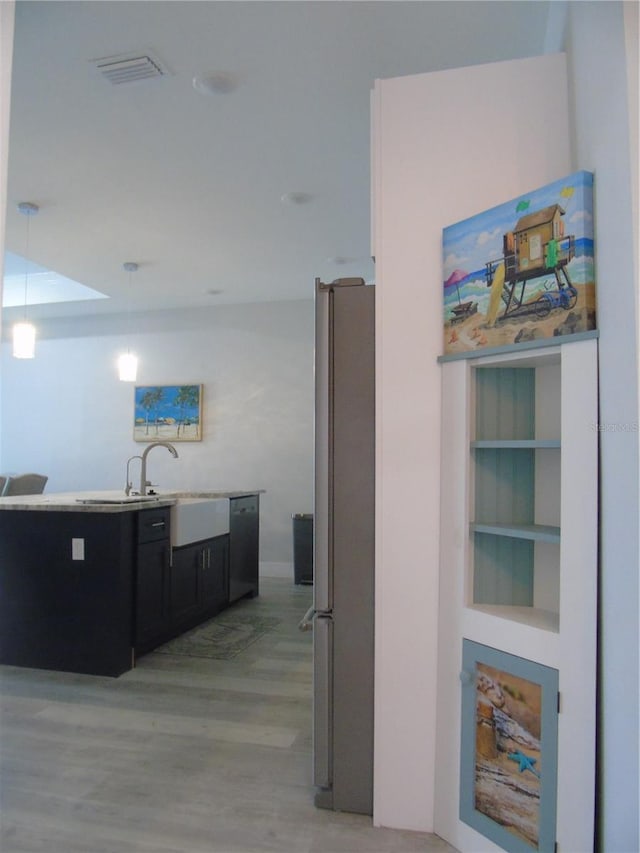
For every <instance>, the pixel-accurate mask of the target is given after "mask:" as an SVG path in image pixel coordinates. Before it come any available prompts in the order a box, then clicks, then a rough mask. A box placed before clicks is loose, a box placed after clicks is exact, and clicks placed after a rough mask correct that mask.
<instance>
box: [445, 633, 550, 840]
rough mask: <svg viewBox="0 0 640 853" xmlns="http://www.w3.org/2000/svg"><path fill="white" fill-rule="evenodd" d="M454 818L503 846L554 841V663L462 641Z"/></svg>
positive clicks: (470, 641) (469, 641)
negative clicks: (456, 814) (457, 790)
mask: <svg viewBox="0 0 640 853" xmlns="http://www.w3.org/2000/svg"><path fill="white" fill-rule="evenodd" d="M461 681H462V732H461V754H460V820H461V821H463V822H464V823H466V824H468V825H469V826H471V827H473V829H475V830H476V831H478V832H479V833H481V834H482V835H484V836H485V837H486V838H489V839H490V840H491V841H493V842H494V843H495V844H497V845H499V846H500V847H502V848H503V849H504V850H507V851H509V853H531V851H532V850H536V851H539V853H553V851H554V848H555V842H556V800H557V772H558V769H557V765H558V670H556V669H553V668H551V667H548V666H545V665H543V664H540V663H536V662H534V661H531V660H527V659H526V658H521V657H518V656H516V655H512V654H509V653H508V652H504V651H501V650H499V649H494V648H492V647H490V646H485V645H482V644H481V643H476V642H474V641H472V640H468V639H463V641H462V675H461Z"/></svg>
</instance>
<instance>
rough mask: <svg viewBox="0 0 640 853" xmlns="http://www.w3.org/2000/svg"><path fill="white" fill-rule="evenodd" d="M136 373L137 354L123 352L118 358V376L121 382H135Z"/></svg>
mask: <svg viewBox="0 0 640 853" xmlns="http://www.w3.org/2000/svg"><path fill="white" fill-rule="evenodd" d="M137 375H138V356H137V355H136V354H135V353H132V352H123V353H122V355H121V356H120V357H119V358H118V376H119V378H120V381H121V382H135V381H136V377H137Z"/></svg>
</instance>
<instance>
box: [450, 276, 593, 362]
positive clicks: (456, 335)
mask: <svg viewBox="0 0 640 853" xmlns="http://www.w3.org/2000/svg"><path fill="white" fill-rule="evenodd" d="M575 287H576V290H577V291H578V298H577V301H576V304H575V306H574V307H573V308H571V309H569V310H565V309H562V308H556V309H554V310H553V311H551V313H550V314H549V315H548V316H547V317H544V318H542V319H541V318H539V317H536V315H535V314H534V313H531V314H528V315H527V314H523V315H522V316H519V317H518V316H512V317H508V318H507V319H501V318H500V317H498V319H497V320H496V322H495V325H494V326H493V327H490V326H488V325H487V322H486V317H485V315H484V314H481V313H479V312H477V313H476V314H471V315H470V316H469V317H467V318H466V319H464V320H462V321H459V322H456V323H451V321H447V322H446V323H445V324H444V353H445V355H453V354H455V353H463V352H473V351H476V350H477V351H478V352H479V353H481V352H482V350H483V349H488V348H491V347H502V346H510V345H512V344H519V343H524V342H525V341H533V340H540V339H543V338H554V337H558V336H560V335H572V334H576V333H578V332H586V331H590V330H592V329H595V326H596V300H595V284H594V283H593V282H588V283H587V284H577V285H575ZM502 310H504V309H502Z"/></svg>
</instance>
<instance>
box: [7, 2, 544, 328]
mask: <svg viewBox="0 0 640 853" xmlns="http://www.w3.org/2000/svg"><path fill="white" fill-rule="evenodd" d="M552 6H553V3H552V4H551V5H550V4H549V3H547V2H543V0H533V2H525V0H523V2H450V0H449V1H448V2H401V0H399V2H395V0H392V2H382V0H381V2H329V1H328V0H321V2H307V0H289V1H288V2H266V0H265V1H264V2H243V0H231V1H230V2H213V0H200V1H199V2H164V0H162V1H161V2H155V0H142V2H126V0H124V1H122V0H121V1H120V2H117V0H111V2H93V0H90V2H84V0H72V2H57V0H45V2H34V1H33V0H26V2H17V4H16V31H15V47H14V65H13V80H12V101H11V127H10V133H11V136H10V150H9V180H8V211H7V233H6V248H7V250H9V251H10V252H12V253H15V254H17V255H24V253H25V217H24V216H22V215H21V214H19V213H18V211H17V208H16V205H17V204H18V203H19V202H22V201H30V202H35V203H36V204H38V205H39V206H40V212H39V214H38V216H36V217H31V218H30V235H29V252H28V254H29V258H30V260H32V261H34V262H36V263H37V264H40V265H41V266H43V267H45V268H47V269H51V270H55V271H56V272H58V273H60V274H62V275H63V276H66V277H68V278H70V279H71V280H73V281H75V282H79V283H81V284H84V285H87V286H88V287H90V288H93V289H95V290H97V291H99V292H100V293H103V294H106V295H108V296H110V297H111V298H109V299H101V300H99V301H96V302H93V301H86V300H78V299H77V298H76V299H75V301H72V302H66V303H53V304H49V305H42V306H38V307H35V308H34V309H31V310H32V316H34V317H36V318H38V317H47V316H61V315H77V314H85V313H87V312H105V311H106V312H120V311H123V310H125V309H131V308H133V309H134V310H137V309H170V308H174V307H177V306H198V305H207V306H211V305H215V304H224V303H235V302H250V301H268V300H284V299H299V298H310V297H311V296H312V295H313V282H314V278H315V276H320V277H322V278H323V279H325V280H329V281H330V280H333V279H334V278H338V277H341V276H352V275H361V276H363V277H364V278H365V279H367V280H373V279H374V276H375V272H374V265H373V262H372V261H371V259H370V257H369V256H370V226H369V206H370V205H369V134H370V112H369V98H370V91H371V89H372V87H373V83H374V81H375V80H376V78H385V77H395V76H399V75H405V74H413V73H419V72H424V71H434V70H439V69H445V68H453V67H457V66H463V65H473V64H477V63H482V62H489V61H496V60H503V59H513V58H518V57H523V56H531V55H536V54H540V53H543V52H544V50H545V46H546V45H548V43H549V33H548V31H547V28H548V16H549V15H551V17H553V15H552V8H551V7H552ZM137 51H142V52H145V51H151V52H152V53H153V54H154V55H155V56H156V57H157V58H158V59H159V60H160V61H161V62H162V63H163V65H164V66H166V70H167V71H168V73H167V74H166V75H165V76H163V77H161V78H159V79H157V80H151V81H146V82H137V83H133V84H123V85H120V86H114V85H113V84H111V83H109V82H108V81H106V80H105V79H104V78H103V77H101V76H100V74H99V73H98V72H97V71H96V70H95V69H94V67H93V66H92V64H91V62H90V60H93V59H97V58H101V57H108V56H115V55H121V54H128V53H130V52H137ZM220 71H222V72H225V73H228V74H229V75H230V78H229V79H230V80H231V82H232V83H233V84H234V86H235V88H234V89H233V91H231V92H228V93H222V94H211V95H202V94H199V93H198V92H197V91H196V90H195V89H194V87H193V85H192V81H193V78H194V76H197V75H207V74H210V73H212V72H220ZM543 106H544V105H543V104H540V107H541V108H543ZM499 126H500V124H499V116H487V126H486V127H467V126H465V121H464V116H460V132H461V133H465V134H467V135H468V137H469V154H470V156H472V153H473V139H474V137H475V136H476V134H479V133H486V132H491V133H494V134H495V136H496V144H499V140H500V132H499ZM291 193H294V194H295V193H303V194H306V196H307V197H308V199H307V201H306V202H305V203H302V204H297V203H284V202H283V201H282V200H281V199H282V197H283V196H286V195H287V194H291ZM428 203H429V199H427V198H425V204H428ZM125 261H136V262H137V263H139V265H140V267H139V270H138V272H136V273H133V274H131V275H129V274H127V273H126V272H124V270H123V267H122V264H123V263H124V262H125ZM15 264H16V262H15V260H14V261H13V267H12V268H13V269H14V270H15ZM209 291H219V293H217V294H211V293H209ZM17 310H18V309H8V310H6V311H5V316H6V318H7V319H9V315H10V314H11V312H12V311H17Z"/></svg>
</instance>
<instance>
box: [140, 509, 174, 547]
mask: <svg viewBox="0 0 640 853" xmlns="http://www.w3.org/2000/svg"><path fill="white" fill-rule="evenodd" d="M168 537H169V507H160V508H159V509H144V510H141V511H140V512H139V513H138V544H142V543H143V542H155V541H156V540H158V539H167V538H168Z"/></svg>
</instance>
